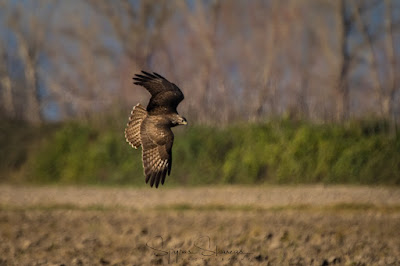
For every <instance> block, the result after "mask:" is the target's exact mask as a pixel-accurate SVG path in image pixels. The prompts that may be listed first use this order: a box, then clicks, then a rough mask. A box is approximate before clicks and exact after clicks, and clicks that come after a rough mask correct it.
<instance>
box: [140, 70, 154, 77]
mask: <svg viewBox="0 0 400 266" xmlns="http://www.w3.org/2000/svg"><path fill="white" fill-rule="evenodd" d="M142 73H143V74H145V75H147V76H148V77H151V78H156V76H154V75H153V74H151V73H149V72H146V71H144V70H142ZM136 75H138V74H136Z"/></svg>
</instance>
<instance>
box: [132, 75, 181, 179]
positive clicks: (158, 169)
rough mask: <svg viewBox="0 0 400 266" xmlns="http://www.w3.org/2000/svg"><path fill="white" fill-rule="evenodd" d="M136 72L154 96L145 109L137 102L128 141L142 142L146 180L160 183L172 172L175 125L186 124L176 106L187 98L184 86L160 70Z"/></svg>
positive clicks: (138, 81)
mask: <svg viewBox="0 0 400 266" xmlns="http://www.w3.org/2000/svg"><path fill="white" fill-rule="evenodd" d="M142 72H143V74H144V75H142V74H136V76H135V77H134V78H133V79H134V80H135V82H134V83H135V84H137V85H140V86H143V87H145V88H146V89H147V90H148V91H149V92H150V94H151V95H152V97H151V98H150V101H149V104H148V105H147V108H146V109H145V108H144V107H143V106H142V105H140V104H137V105H136V106H135V107H133V110H132V112H131V116H130V117H129V122H128V124H127V128H126V129H125V138H126V141H127V142H128V143H129V144H131V146H132V147H134V148H138V147H139V146H142V160H143V168H144V174H145V176H146V183H148V182H149V181H150V186H153V185H154V184H155V186H156V187H158V185H159V184H160V182H161V184H164V181H165V177H166V175H167V173H168V175H169V174H170V173H171V166H172V144H173V142H174V134H173V132H172V130H171V127H174V126H178V125H186V124H187V122H186V119H185V118H183V117H181V116H180V115H179V114H178V112H177V110H176V108H177V106H178V104H179V103H180V102H181V101H182V100H183V98H184V96H183V93H182V92H181V90H180V89H179V88H178V87H177V86H176V85H175V84H173V83H170V82H169V81H168V80H166V79H165V78H164V77H162V76H161V75H159V74H157V73H153V74H150V73H147V72H144V71H142Z"/></svg>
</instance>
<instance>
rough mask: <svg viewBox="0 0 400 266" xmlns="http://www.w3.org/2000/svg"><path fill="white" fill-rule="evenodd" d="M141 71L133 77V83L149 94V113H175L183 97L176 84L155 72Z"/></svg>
mask: <svg viewBox="0 0 400 266" xmlns="http://www.w3.org/2000/svg"><path fill="white" fill-rule="evenodd" d="M142 73H143V74H136V75H135V76H134V77H133V80H134V82H133V83H134V84H136V85H140V86H143V87H145V88H146V89H147V90H148V91H149V92H150V94H151V98H150V102H149V104H148V105H147V112H149V114H150V115H156V114H167V113H176V112H177V111H176V108H177V106H178V104H179V103H180V102H181V101H182V100H183V98H184V96H183V93H182V91H181V90H180V89H179V88H178V86H176V85H175V84H174V83H171V82H169V81H168V80H167V79H166V78H164V77H163V76H161V75H159V74H157V73H155V72H153V74H151V73H148V72H145V71H143V70H142Z"/></svg>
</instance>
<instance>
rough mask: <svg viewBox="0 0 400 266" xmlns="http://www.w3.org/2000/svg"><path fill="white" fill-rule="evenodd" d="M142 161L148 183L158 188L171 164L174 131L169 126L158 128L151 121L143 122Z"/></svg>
mask: <svg viewBox="0 0 400 266" xmlns="http://www.w3.org/2000/svg"><path fill="white" fill-rule="evenodd" d="M141 143H142V148H143V149H142V161H143V168H144V174H145V176H146V183H149V182H150V186H151V187H153V185H155V186H156V188H158V186H159V184H160V183H161V184H164V182H165V177H166V175H167V173H168V175H169V172H170V168H169V166H170V165H171V159H172V156H171V148H172V144H173V133H172V131H171V129H169V128H163V127H161V128H156V127H153V126H152V124H151V123H146V120H145V121H144V122H143V124H142V127H141Z"/></svg>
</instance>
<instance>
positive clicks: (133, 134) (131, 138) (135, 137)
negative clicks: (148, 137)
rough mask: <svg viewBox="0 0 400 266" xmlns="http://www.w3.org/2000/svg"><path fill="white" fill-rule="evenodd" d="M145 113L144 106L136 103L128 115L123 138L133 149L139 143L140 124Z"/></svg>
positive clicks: (138, 145)
mask: <svg viewBox="0 0 400 266" xmlns="http://www.w3.org/2000/svg"><path fill="white" fill-rule="evenodd" d="M146 115H147V111H146V108H144V107H143V106H142V105H140V104H139V103H138V104H137V105H136V106H135V107H133V110H132V112H131V116H130V117H129V122H128V124H127V127H126V129H125V139H126V141H127V142H128V143H129V144H130V145H131V146H132V147H133V148H135V149H137V148H138V147H140V145H141V141H140V125H141V124H142V121H143V119H144V118H145V117H146Z"/></svg>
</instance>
